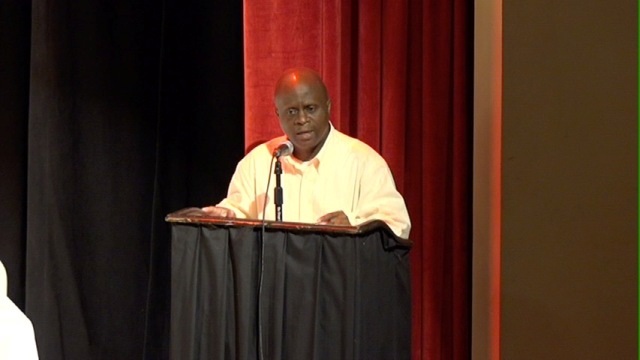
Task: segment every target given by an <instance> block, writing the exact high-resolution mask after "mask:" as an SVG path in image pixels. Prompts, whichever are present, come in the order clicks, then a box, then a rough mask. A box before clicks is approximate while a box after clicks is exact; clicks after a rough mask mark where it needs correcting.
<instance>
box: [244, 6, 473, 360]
mask: <svg viewBox="0 0 640 360" xmlns="http://www.w3.org/2000/svg"><path fill="white" fill-rule="evenodd" d="M472 19H473V1H471V0H368V1H357V0H342V1H341V0H325V1H316V0H298V1H284V0H244V36H245V114H246V115H245V116H246V119H245V129H246V132H245V139H246V145H247V148H249V147H251V146H253V145H254V144H256V143H259V142H262V141H264V140H267V139H269V138H271V137H274V136H277V135H280V134H281V130H280V128H279V125H278V120H277V118H276V116H275V113H274V105H273V86H274V84H275V81H276V79H277V78H278V76H279V75H280V74H281V72H282V71H283V70H284V69H286V68H289V67H294V66H306V67H310V68H313V69H315V70H317V71H319V72H320V73H321V74H322V76H323V77H324V79H325V82H326V83H327V86H328V88H329V92H330V95H331V98H332V116H331V120H332V122H333V124H334V125H335V126H336V127H337V128H338V129H339V130H341V131H343V132H345V133H347V134H350V135H352V136H355V137H358V138H360V139H361V140H363V141H365V142H367V143H368V144H369V145H371V146H372V147H373V148H374V149H377V150H378V151H379V152H380V153H381V154H382V156H384V157H385V159H386V160H387V162H388V163H389V165H390V167H391V170H392V172H393V174H394V177H395V179H396V183H397V185H398V188H399V190H400V191H401V192H402V194H403V195H404V197H405V200H406V202H407V206H408V208H409V214H410V216H411V220H412V224H413V227H412V231H411V239H412V240H413V241H414V244H415V245H414V248H413V249H412V253H411V256H412V258H411V261H412V292H413V308H412V313H413V325H412V327H413V338H412V348H413V349H412V353H413V359H468V358H470V338H471V336H470V332H471V283H470V281H471V280H470V279H471V276H470V271H471V173H472V167H471V160H472V157H471V149H472V144H471V141H472V131H473V126H472V105H473V104H472V89H473V87H472V51H473V47H472V45H473V34H472Z"/></svg>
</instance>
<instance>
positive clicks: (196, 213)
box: [165, 207, 413, 247]
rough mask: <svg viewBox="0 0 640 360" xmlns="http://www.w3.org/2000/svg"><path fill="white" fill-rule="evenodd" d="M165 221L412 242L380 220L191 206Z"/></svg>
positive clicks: (407, 244)
mask: <svg viewBox="0 0 640 360" xmlns="http://www.w3.org/2000/svg"><path fill="white" fill-rule="evenodd" d="M165 221H167V222H169V223H177V224H201V225H214V226H222V227H241V226H250V227H261V226H264V227H265V228H267V229H279V230H293V231H303V232H324V233H333V234H352V235H354V234H365V233H369V232H373V231H377V230H382V231H385V232H387V233H388V234H389V235H390V236H391V237H393V238H394V239H395V240H396V241H397V242H398V243H399V244H401V245H404V246H407V247H411V246H412V245H413V242H412V241H411V240H409V239H403V238H401V237H398V236H396V235H395V233H394V232H393V231H391V228H389V226H388V225H387V224H386V223H385V222H384V221H382V220H370V221H367V222H364V223H362V224H360V225H357V226H344V225H319V224H311V223H300V222H288V221H282V222H281V221H264V222H263V221H260V220H256V219H229V218H221V217H217V216H210V215H209V214H207V213H206V212H204V211H202V210H201V209H200V208H196V207H191V208H185V209H181V210H178V211H176V212H173V213H171V214H169V215H167V216H166V217H165Z"/></svg>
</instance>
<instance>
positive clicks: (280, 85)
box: [274, 67, 329, 101]
mask: <svg viewBox="0 0 640 360" xmlns="http://www.w3.org/2000/svg"><path fill="white" fill-rule="evenodd" d="M300 84H304V85H306V86H309V87H312V88H315V89H317V91H319V92H320V95H321V96H324V98H325V99H327V100H329V93H328V92H327V87H326V86H325V84H324V82H323V81H322V77H320V74H318V73H317V72H315V71H314V70H311V69H309V68H305V67H297V68H291V69H287V70H285V71H284V72H283V73H282V75H281V76H280V78H279V79H278V82H277V83H276V89H275V92H274V98H275V101H277V99H278V94H281V93H282V92H284V91H287V90H289V89H292V88H294V87H296V86H298V85H300Z"/></svg>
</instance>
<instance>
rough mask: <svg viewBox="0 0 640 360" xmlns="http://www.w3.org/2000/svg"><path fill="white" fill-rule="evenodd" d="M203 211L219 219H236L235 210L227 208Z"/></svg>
mask: <svg viewBox="0 0 640 360" xmlns="http://www.w3.org/2000/svg"><path fill="white" fill-rule="evenodd" d="M202 211H204V212H206V213H207V214H208V215H210V216H218V217H223V218H227V219H235V218H236V213H235V212H234V211H233V210H231V209H227V208H223V207H220V206H207V207H203V208H202Z"/></svg>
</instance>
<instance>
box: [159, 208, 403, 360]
mask: <svg viewBox="0 0 640 360" xmlns="http://www.w3.org/2000/svg"><path fill="white" fill-rule="evenodd" d="M166 221H167V222H169V223H170V224H171V234H172V240H171V241H172V244H171V327H170V332H171V334H170V335H171V339H170V355H171V359H175V360H178V359H180V360H184V359H249V360H253V359H318V360H325V359H385V360H389V359H409V358H410V355H411V293H410V278H409V249H410V248H411V242H410V241H409V240H406V239H401V238H398V237H396V236H395V235H394V234H393V232H392V231H391V230H390V229H389V227H388V226H387V225H386V224H385V223H384V222H382V221H372V222H367V223H365V224H362V225H360V226H324V225H312V224H303V223H288V222H270V221H267V222H261V221H254V220H229V219H222V218H215V217H208V216H207V215H206V214H205V213H203V212H202V211H200V210H199V209H195V208H191V209H184V210H181V211H178V212H175V213H172V214H169V215H168V216H167V217H166Z"/></svg>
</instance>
